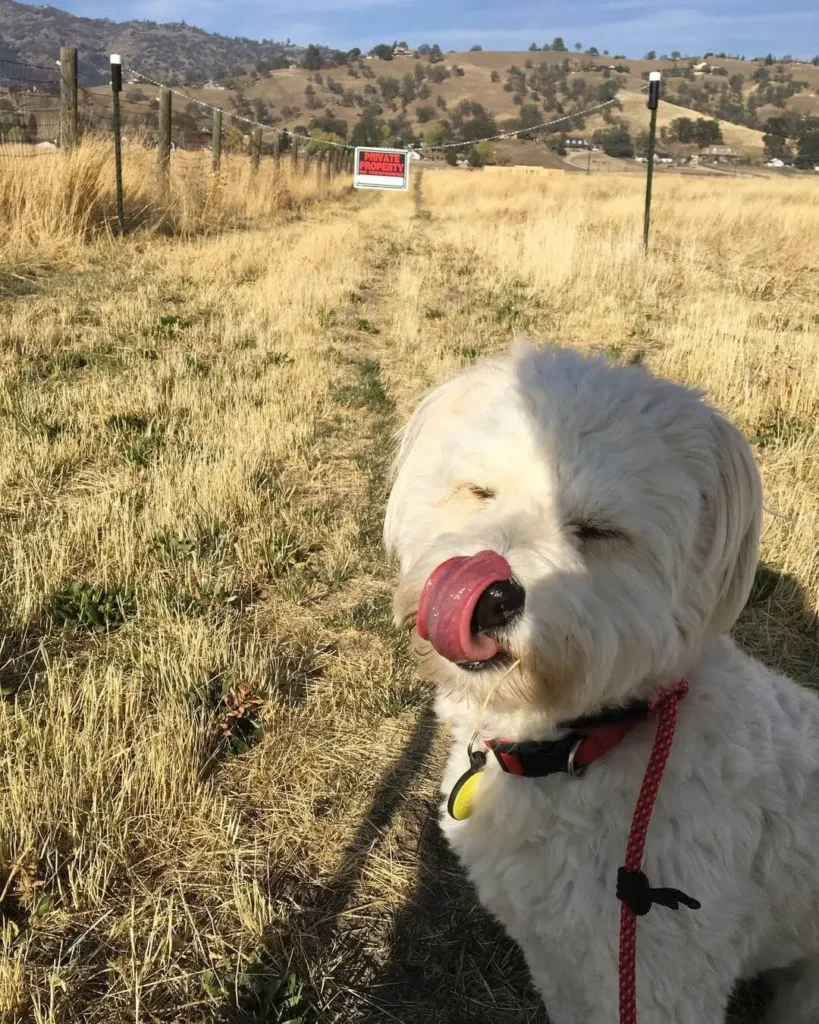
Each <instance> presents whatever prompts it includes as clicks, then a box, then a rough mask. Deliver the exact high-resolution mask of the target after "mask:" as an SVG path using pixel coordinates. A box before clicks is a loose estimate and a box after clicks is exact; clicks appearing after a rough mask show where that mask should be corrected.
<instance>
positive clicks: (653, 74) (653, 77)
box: [648, 71, 663, 82]
mask: <svg viewBox="0 0 819 1024" xmlns="http://www.w3.org/2000/svg"><path fill="white" fill-rule="evenodd" d="M662 77H663V73H662V71H650V72H649V74H648V80H649V82H659V81H660V79H661V78H662Z"/></svg>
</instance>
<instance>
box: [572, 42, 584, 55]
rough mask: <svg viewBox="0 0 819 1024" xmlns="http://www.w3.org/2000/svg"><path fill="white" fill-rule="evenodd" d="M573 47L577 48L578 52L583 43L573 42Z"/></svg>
mask: <svg viewBox="0 0 819 1024" xmlns="http://www.w3.org/2000/svg"><path fill="white" fill-rule="evenodd" d="M574 48H575V50H577V52H578V53H580V51H581V50H582V49H583V44H582V43H575V44H574Z"/></svg>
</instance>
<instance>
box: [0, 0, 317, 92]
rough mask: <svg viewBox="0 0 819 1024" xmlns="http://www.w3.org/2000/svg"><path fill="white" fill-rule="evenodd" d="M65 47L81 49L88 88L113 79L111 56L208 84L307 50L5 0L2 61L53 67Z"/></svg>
mask: <svg viewBox="0 0 819 1024" xmlns="http://www.w3.org/2000/svg"><path fill="white" fill-rule="evenodd" d="M115 7H116V5H115V4H113V3H112V5H111V8H112V10H114V9H115ZM61 45H70V46H76V47H77V49H78V51H79V65H80V81H81V83H82V84H83V85H96V84H98V83H101V82H104V81H107V80H108V67H109V56H110V55H111V54H112V53H120V54H122V56H123V58H124V59H125V61H126V62H127V61H129V60H132V61H134V63H136V64H137V65H138V66H139V67H140V68H142V69H144V70H145V72H146V74H149V75H152V76H155V77H158V78H161V79H163V80H167V79H169V78H171V77H173V78H174V79H175V80H177V81H179V82H204V81H207V80H208V79H209V78H224V77H227V76H229V75H242V74H247V73H248V72H249V71H252V70H253V68H254V67H256V65H257V64H258V63H259V62H261V63H263V64H267V65H275V64H276V63H277V62H280V61H282V60H283V58H286V57H288V56H290V57H294V58H295V57H299V56H300V55H301V53H302V52H303V50H302V48H301V47H296V46H293V45H290V44H288V43H277V42H273V41H272V40H271V41H262V42H259V41H257V40H253V39H229V38H228V37H227V36H220V35H215V34H213V33H211V32H204V31H202V29H198V28H193V27H192V26H191V25H186V24H184V23H182V24H167V25H159V24H157V23H156V22H151V21H120V22H117V21H112V20H111V19H109V18H78V17H76V16H75V15H73V14H68V13H67V12H66V11H61V10H58V9H57V8H56V7H50V6H48V5H45V4H44V5H42V6H34V5H31V4H21V3H16V2H15V0H0V59H3V60H15V61H24V62H27V63H31V64H42V65H46V66H48V67H53V65H54V61H55V60H56V59H57V57H58V56H59V50H60V46H61Z"/></svg>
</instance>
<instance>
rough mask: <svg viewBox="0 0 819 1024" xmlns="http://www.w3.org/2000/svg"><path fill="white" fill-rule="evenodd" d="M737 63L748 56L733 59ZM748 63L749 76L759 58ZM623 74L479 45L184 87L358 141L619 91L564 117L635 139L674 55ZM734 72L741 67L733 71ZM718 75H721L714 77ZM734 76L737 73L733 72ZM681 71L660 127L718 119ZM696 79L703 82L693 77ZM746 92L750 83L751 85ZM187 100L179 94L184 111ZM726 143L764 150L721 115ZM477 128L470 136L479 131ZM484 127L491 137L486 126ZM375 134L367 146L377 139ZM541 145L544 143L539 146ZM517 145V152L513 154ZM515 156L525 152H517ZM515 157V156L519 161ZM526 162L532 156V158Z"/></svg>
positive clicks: (570, 126) (815, 72) (755, 156)
mask: <svg viewBox="0 0 819 1024" xmlns="http://www.w3.org/2000/svg"><path fill="white" fill-rule="evenodd" d="M731 63H736V64H741V63H742V62H739V61H737V62H731ZM742 66H743V67H744V69H745V72H746V74H747V75H748V77H749V78H750V74H751V73H753V71H754V70H755V68H756V67H757V65H755V64H753V63H750V64H749V63H747V62H746V63H744V64H742ZM617 67H619V68H620V69H621V70H620V71H612V70H611V69H610V68H609V67H608V65H606V66H601V64H600V63H599V59H597V60H595V59H593V58H588V57H586V56H585V55H580V56H574V55H573V56H571V57H568V56H567V55H563V54H556V53H537V54H532V53H516V52H502V51H501V52H493V53H490V52H479V53H471V52H470V53H453V54H447V55H446V57H445V59H444V60H443V61H442V62H440V63H437V64H430V63H429V61H428V60H427V59H425V58H421V59H417V58H413V57H411V56H408V57H402V58H395V59H393V60H391V61H384V60H380V59H366V60H361V61H357V62H352V63H350V64H349V65H345V66H341V67H333V68H329V69H326V68H325V69H322V70H321V71H317V72H316V71H308V70H306V69H303V68H289V69H281V70H274V71H270V72H269V73H266V74H259V73H256V72H254V73H252V74H250V75H246V76H240V77H239V76H237V77H236V78H233V79H229V80H227V81H226V85H227V88H224V89H218V90H217V89H197V88H187V89H186V90H185V92H186V93H187V94H188V95H189V96H191V97H192V98H195V99H198V100H202V101H204V102H206V103H211V104H214V105H217V106H221V107H224V108H225V109H227V110H233V111H236V112H237V113H241V114H243V115H244V116H246V117H251V118H254V119H255V120H258V121H262V122H264V123H266V124H271V125H276V126H277V127H281V128H287V129H291V130H296V131H313V130H315V129H319V130H328V131H332V132H333V133H334V135H336V136H339V137H343V138H346V139H347V140H348V141H349V140H351V139H352V140H354V141H360V140H356V137H355V134H354V133H356V132H357V131H358V130H359V129H357V128H356V126H357V125H358V126H360V125H361V124H362V122H363V121H365V120H366V119H367V118H371V119H373V121H374V123H377V124H381V125H385V126H387V128H385V130H387V129H388V130H389V132H390V137H391V138H393V139H399V138H403V139H407V138H410V137H418V136H424V135H425V134H426V133H428V131H429V129H430V128H431V127H433V128H434V126H435V124H436V123H439V124H441V125H442V126H444V128H447V127H449V128H453V129H454V126H455V125H456V124H457V122H458V116H459V115H458V111H457V108H458V105H459V104H461V103H462V102H463V101H468V102H469V103H479V104H481V106H482V107H483V108H485V111H486V113H487V114H488V115H489V118H490V122H491V123H490V124H489V127H491V128H492V129H493V132H492V133H494V131H502V130H507V131H511V130H515V129H518V128H520V126H521V124H522V123H523V122H522V120H521V119H522V118H525V119H527V120H526V122H525V123H526V124H529V125H534V124H538V123H542V122H545V121H550V120H553V119H557V118H561V117H564V116H565V115H567V114H571V113H572V112H575V111H579V110H583V109H586V108H589V107H593V106H595V105H598V104H599V103H600V102H601V101H603V100H604V99H607V98H609V97H616V99H617V102H618V104H619V106H614V107H612V108H609V109H608V110H604V111H602V110H601V111H598V112H596V113H594V114H591V115H589V116H587V117H586V118H574V119H572V120H570V121H568V122H566V124H565V128H564V130H565V131H567V132H568V133H569V134H574V135H582V136H585V137H588V138H590V137H591V136H592V135H593V133H594V132H595V131H597V130H599V129H604V128H607V127H610V126H611V125H612V122H617V123H621V124H624V125H625V126H627V127H628V130H629V132H630V133H631V135H632V137H633V138H634V139H635V140H636V139H638V138H639V136H640V134H641V133H644V132H645V129H646V128H647V126H648V120H649V115H648V111H647V110H646V102H645V76H646V75H647V73H648V72H649V71H650V70H654V69H655V68H661V69H663V70H665V71H668V70H669V69H671V64H670V62H665V63H664V62H660V61H654V62H649V61H630V60H625V61H618V63H617ZM798 71H799V74H800V77H801V76H802V75H804V77H805V78H806V79H808V80H809V81H810V87H809V89H808V90H803V91H802V92H801V93H800V95H798V96H795V97H793V98H792V103H796V102H797V101H798V102H799V104H800V107H799V108H796V107H794V106H790V105H789V106H787V107H786V108H784V109H785V110H788V111H791V112H793V111H795V110H797V109H798V110H799V112H800V113H805V114H809V115H811V114H819V97H818V96H817V95H816V91H815V90H816V87H817V86H819V68H814V67H805V66H800V67H799V69H798ZM731 73H732V75H736V74H738V72H735V71H732V72H731ZM718 77H720V78H722V77H723V76H718ZM725 80H726V81H729V82H730V81H734V82H735V83H736V79H735V78H727V79H725ZM683 83H686V84H688V83H687V81H686V79H683V78H667V79H666V81H665V84H664V93H663V96H664V99H663V102H662V103H661V107H660V112H659V119H658V121H659V125H660V129H661V131H662V130H663V129H666V130H668V129H669V126H670V125H671V122H672V121H674V120H675V119H677V118H680V117H688V118H692V119H693V118H696V117H698V116H708V117H712V116H714V114H715V113H716V112H715V111H713V110H708V109H707V108H706V105H705V104H702V105H701V106H702V108H703V109H702V112H701V113H697V112H694V111H693V108H692V107H691V106H690V98H689V97H688V96H680V95H679V92H678V90H679V86H680V85H682V84H683ZM697 85H699V80H698V81H697ZM748 94H749V95H750V94H752V90H751V89H750V88H749V89H748ZM126 97H127V98H128V100H129V101H130V109H132V110H134V111H137V110H139V109H142V111H143V113H144V112H148V111H149V110H150V109H151V103H152V101H153V100H154V91H153V90H152V89H151V88H150V87H149V86H145V85H132V86H131V87H130V88H129V89H128V90H127V91H126ZM183 107H184V102H180V101H177V108H178V111H181V109H182V108H183ZM777 113H779V114H781V113H783V109H782V108H779V109H777V108H770V111H769V108H767V107H760V108H759V113H758V116H759V119H760V120H762V119H763V117H768V116H774V115H776V114H777ZM188 115H189V116H191V117H194V118H195V119H196V120H197V121H198V122H199V125H200V127H202V126H204V125H205V123H206V117H203V116H202V115H201V112H197V111H196V108H195V107H190V108H189V109H188ZM720 127H721V132H722V138H723V140H724V142H725V143H726V145H728V146H731V147H732V148H734V149H736V150H738V151H739V152H740V154H741V155H742V156H743V157H745V158H747V159H750V160H752V161H759V160H761V159H762V157H763V153H764V149H763V141H762V140H763V131H762V130H761V129H754V128H749V127H746V126H745V125H742V124H735V123H733V122H732V121H730V120H726V119H720ZM480 134H481V133H480V132H476V133H475V135H474V136H473V137H479V136H480ZM483 134H488V132H484V133H483ZM372 141H373V140H372V139H368V140H367V144H372ZM663 144H664V146H665V148H668V149H670V150H671V151H676V152H678V153H680V154H682V153H687V152H690V151H691V150H692V147H691V146H685V145H680V144H676V143H675V142H674V141H673V139H669V138H668V136H667V135H666V137H665V138H664V142H663ZM538 148H539V149H542V148H543V146H542V145H540V144H538ZM510 152H512V151H510ZM518 155H520V153H519V151H518ZM515 162H518V160H517V159H516V160H515ZM522 162H525V163H528V162H531V160H530V159H529V158H526V159H523V161H522Z"/></svg>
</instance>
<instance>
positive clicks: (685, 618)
mask: <svg viewBox="0 0 819 1024" xmlns="http://www.w3.org/2000/svg"><path fill="white" fill-rule="evenodd" d="M760 519H761V489H760V484H759V478H758V475H757V471H756V468H755V466H754V462H753V459H752V457H751V453H750V449H749V447H748V445H747V443H746V441H745V440H744V439H743V437H742V435H741V434H740V433H739V431H737V430H736V429H735V428H734V427H733V426H732V425H731V424H729V423H728V422H727V421H726V420H725V419H723V418H722V417H721V416H720V415H719V414H718V413H717V412H716V411H715V410H714V409H712V408H710V407H709V406H708V405H707V404H706V403H705V402H704V401H703V400H702V397H701V396H700V395H699V394H698V393H696V392H693V391H690V390H688V389H686V388H683V387H680V386H679V385H676V384H673V383H671V382H669V381H665V380H658V379H656V378H653V377H651V376H650V375H649V374H648V373H647V372H645V371H644V370H642V369H640V368H638V367H615V366H611V365H609V364H608V363H606V362H604V361H603V360H600V359H588V358H584V357H581V356H580V355H578V354H577V353H574V352H569V351H564V350H558V349H533V348H531V347H529V346H528V345H525V344H524V345H520V346H518V348H517V349H516V351H515V352H514V354H513V356H512V357H511V358H509V359H502V360H491V361H486V362H483V363H480V364H478V365H477V366H475V367H474V368H472V369H470V370H468V371H466V372H464V373H463V374H461V375H459V376H458V377H455V378H454V379H452V380H450V381H448V382H446V383H444V384H442V385H440V386H439V387H438V388H436V389H435V390H434V391H432V392H431V393H430V394H428V395H427V396H426V398H425V399H424V400H423V401H422V402H421V404H420V406H419V407H418V409H417V410H416V411H415V413H414V415H413V416H412V418H411V420H410V422H409V424H408V426H407V427H406V429H405V430H404V432H403V434H402V437H401V442H400V447H399V451H398V454H397V457H396V462H395V473H394V479H393V486H392V492H391V495H390V499H389V505H388V508H387V518H386V524H385V540H386V544H387V547H388V549H389V550H390V551H391V552H393V553H394V554H395V555H397V557H398V559H399V560H400V566H401V583H400V585H399V587H398V590H397V592H396V595H395V614H396V620H397V621H398V622H399V623H400V624H403V625H405V626H407V627H414V630H415V632H414V635H415V644H416V649H417V651H418V654H419V657H420V660H421V664H422V669H423V671H424V674H425V675H427V676H428V677H429V678H431V679H434V680H435V681H437V682H439V683H440V684H441V685H442V686H443V687H445V689H446V690H447V691H448V692H449V693H450V694H451V696H452V697H453V698H455V699H456V700H462V701H467V702H469V703H470V704H473V703H474V704H477V703H480V702H482V701H484V700H486V699H487V697H488V696H489V694H490V691H491V694H492V695H491V703H490V707H494V708H495V709H497V710H498V711H509V712H516V713H520V712H523V713H526V712H530V711H537V712H541V713H544V714H546V715H547V716H549V717H552V716H554V718H556V719H565V718H567V717H574V716H576V715H580V714H584V713H587V712H589V711H591V710H593V709H595V708H598V707H601V706H602V705H605V704H611V703H616V702H618V701H622V700H624V699H626V698H628V697H630V696H633V695H639V694H643V693H647V692H649V691H650V690H652V689H654V688H655V687H656V686H657V685H661V684H663V683H667V682H671V681H673V680H674V679H677V678H679V677H680V676H681V675H683V674H684V673H685V671H686V670H687V668H689V667H690V665H691V662H692V660H694V658H695V657H696V653H697V651H698V649H699V648H700V647H701V646H702V644H703V642H704V641H705V640H706V638H707V637H709V636H713V635H714V634H717V633H721V632H725V631H727V630H729V629H730V628H731V626H732V625H733V624H734V622H735V620H736V618H737V616H738V615H739V613H740V611H741V609H742V606H743V605H744V603H745V601H746V599H747V596H748V593H749V591H750V587H751V584H752V582H753V576H754V569H755V566H756V559H757V550H758V538H759V529H760ZM516 661H517V662H519V664H518V665H517V666H516V667H515V668H513V669H512V670H511V671H510V666H511V665H512V664H514V662H516Z"/></svg>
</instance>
